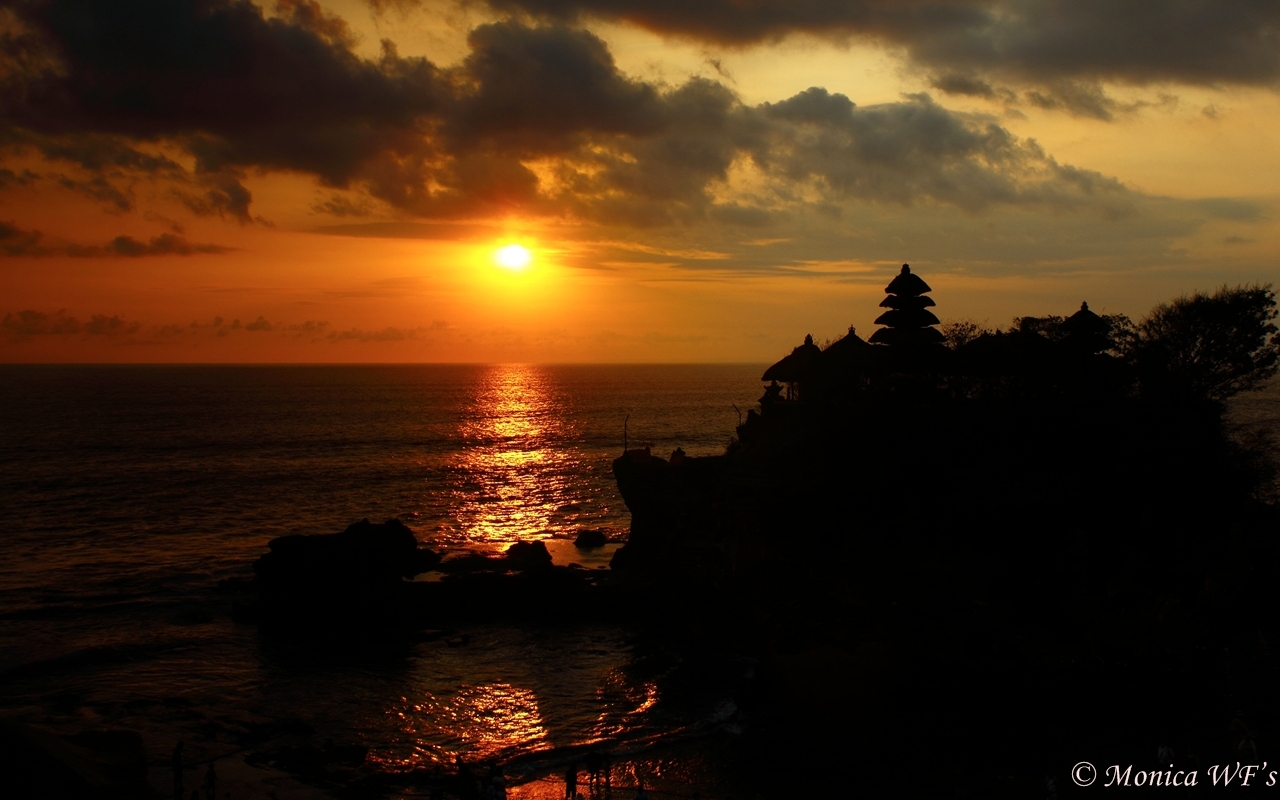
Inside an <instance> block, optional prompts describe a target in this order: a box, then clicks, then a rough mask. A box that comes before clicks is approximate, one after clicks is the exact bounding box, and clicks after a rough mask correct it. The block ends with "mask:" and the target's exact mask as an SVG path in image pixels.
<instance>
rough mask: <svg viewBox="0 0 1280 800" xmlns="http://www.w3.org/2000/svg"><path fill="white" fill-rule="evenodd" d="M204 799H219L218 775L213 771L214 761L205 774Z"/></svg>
mask: <svg viewBox="0 0 1280 800" xmlns="http://www.w3.org/2000/svg"><path fill="white" fill-rule="evenodd" d="M204 797H205V800H217V797H218V773H216V772H214V771H213V762H212V761H210V762H209V768H208V769H207V770H205V772H204Z"/></svg>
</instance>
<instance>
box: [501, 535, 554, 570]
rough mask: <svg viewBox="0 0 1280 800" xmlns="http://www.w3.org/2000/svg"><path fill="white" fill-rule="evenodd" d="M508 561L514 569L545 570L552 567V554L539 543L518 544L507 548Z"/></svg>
mask: <svg viewBox="0 0 1280 800" xmlns="http://www.w3.org/2000/svg"><path fill="white" fill-rule="evenodd" d="M506 559H507V562H508V564H509V565H510V566H511V568H512V569H516V570H521V571H523V570H530V569H545V568H546V567H550V566H551V553H550V552H549V551H548V550H547V546H546V545H545V544H544V543H542V542H540V541H538V542H516V543H515V544H513V545H511V546H510V547H508V548H507V553H506Z"/></svg>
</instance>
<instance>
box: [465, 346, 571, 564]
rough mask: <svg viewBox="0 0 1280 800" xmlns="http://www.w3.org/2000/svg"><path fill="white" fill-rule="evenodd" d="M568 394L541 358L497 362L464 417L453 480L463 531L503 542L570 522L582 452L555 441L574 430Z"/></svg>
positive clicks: (471, 537)
mask: <svg viewBox="0 0 1280 800" xmlns="http://www.w3.org/2000/svg"><path fill="white" fill-rule="evenodd" d="M567 416H568V415H567V414H566V409H565V403H564V400H563V398H560V397H558V396H557V393H556V390H555V388H554V386H553V385H552V383H551V382H550V381H549V380H547V377H546V376H545V375H544V374H543V371H542V370H541V369H540V368H539V367H536V366H531V365H524V364H507V365H498V366H494V367H492V368H491V369H490V371H489V373H488V374H487V375H486V376H485V378H484V380H482V381H481V384H480V390H479V392H478V395H477V397H476V400H475V404H474V407H473V409H472V412H471V413H470V414H469V415H468V418H467V419H466V420H464V421H463V423H462V437H463V441H464V443H465V446H464V447H463V449H462V452H461V453H459V454H458V456H457V460H456V462H455V464H454V468H455V469H454V474H455V475H457V476H458V478H459V479H458V480H457V481H456V482H455V483H454V485H453V488H452V492H451V494H452V497H451V500H452V505H453V508H454V519H455V521H456V523H457V533H458V537H457V538H460V539H462V540H463V541H464V542H466V543H468V544H472V545H481V546H489V547H491V548H493V549H501V547H502V546H504V545H506V544H509V543H511V542H515V541H521V540H530V539H539V538H545V537H547V536H551V535H554V534H555V533H557V532H560V531H562V530H566V529H568V528H569V527H570V523H572V521H573V520H572V519H569V518H566V516H565V514H564V513H563V512H564V509H566V508H571V507H572V506H573V504H574V503H575V502H579V501H580V500H581V498H580V497H579V495H581V494H582V493H583V486H581V484H582V482H583V481H582V477H581V475H582V466H583V465H582V464H581V463H580V458H579V456H578V455H577V454H576V453H574V452H571V451H570V450H568V449H566V448H564V447H563V445H561V446H553V443H563V442H565V441H566V440H567V439H572V438H573V437H574V436H575V435H576V431H575V430H573V423H572V422H571V421H570V420H569V419H568V418H567Z"/></svg>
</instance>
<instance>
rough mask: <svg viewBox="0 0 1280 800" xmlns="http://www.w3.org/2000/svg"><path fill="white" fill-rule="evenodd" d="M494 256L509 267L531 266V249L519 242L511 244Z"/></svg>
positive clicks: (502, 264) (521, 267) (522, 267)
mask: <svg viewBox="0 0 1280 800" xmlns="http://www.w3.org/2000/svg"><path fill="white" fill-rule="evenodd" d="M493 258H494V260H495V261H497V262H498V264H499V265H500V266H504V267H506V268H507V269H524V268H525V267H527V266H529V259H530V258H531V256H530V255H529V250H528V249H527V248H524V247H521V246H520V245H518V244H509V245H507V246H506V247H503V248H501V249H500V250H498V252H496V253H494V255H493Z"/></svg>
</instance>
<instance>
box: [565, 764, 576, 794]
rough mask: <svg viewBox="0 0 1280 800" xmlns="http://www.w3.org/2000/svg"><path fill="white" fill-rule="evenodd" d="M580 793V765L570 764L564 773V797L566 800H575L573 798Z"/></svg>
mask: <svg viewBox="0 0 1280 800" xmlns="http://www.w3.org/2000/svg"><path fill="white" fill-rule="evenodd" d="M577 793H578V765H577V764H570V765H569V768H568V769H567V770H565V773H564V796H565V799H566V800H573V796H574V795H576V794H577Z"/></svg>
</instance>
